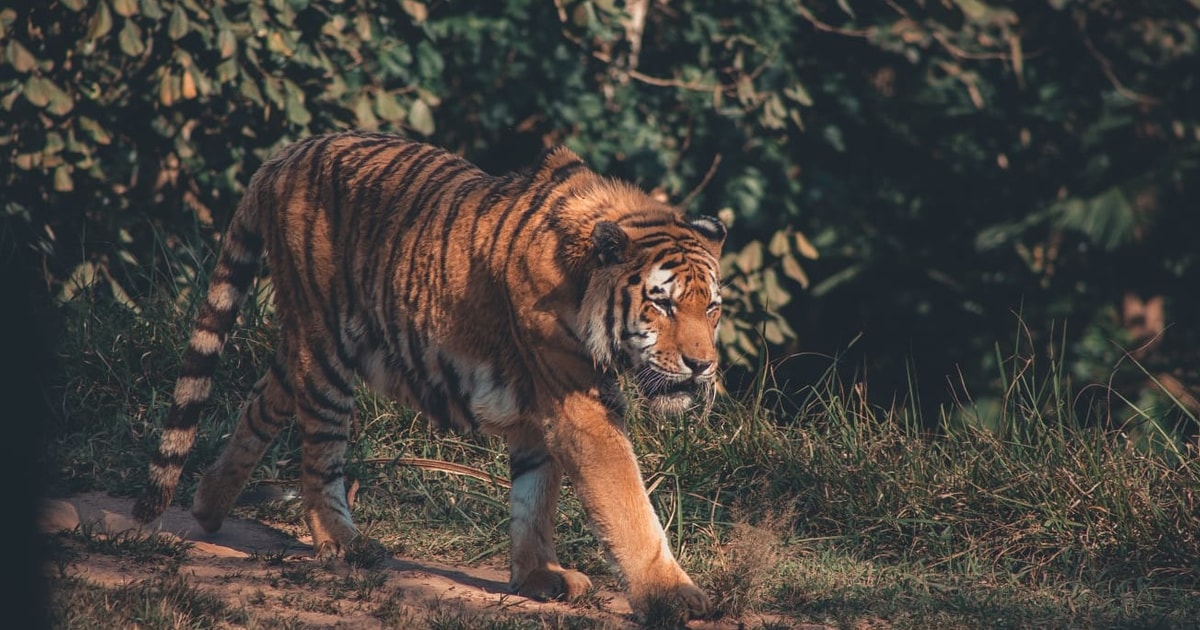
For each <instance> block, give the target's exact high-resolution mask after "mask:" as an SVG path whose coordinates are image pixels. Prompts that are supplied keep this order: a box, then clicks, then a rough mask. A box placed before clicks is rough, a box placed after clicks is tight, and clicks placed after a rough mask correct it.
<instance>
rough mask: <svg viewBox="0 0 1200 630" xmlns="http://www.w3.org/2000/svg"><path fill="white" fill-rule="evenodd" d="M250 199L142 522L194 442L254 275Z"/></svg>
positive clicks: (224, 255)
mask: <svg viewBox="0 0 1200 630" xmlns="http://www.w3.org/2000/svg"><path fill="white" fill-rule="evenodd" d="M252 197H253V195H247V196H246V197H245V198H244V199H243V201H242V205H241V207H239V208H238V211H237V212H236V213H235V214H234V217H233V222H232V223H231V224H230V226H229V229H228V230H227V231H226V232H225V239H224V241H223V243H222V246H221V253H220V255H219V257H218V258H217V266H216V268H215V269H213V272H212V276H211V277H210V279H209V287H208V296H207V299H205V301H204V303H203V304H202V305H201V306H200V312H199V313H198V314H197V315H196V321H195V324H194V326H193V328H192V337H191V339H190V340H189V341H188V347H187V351H185V352H184V354H183V366H182V368H181V369H180V374H179V378H178V379H177V380H176V381H175V396H174V399H173V401H172V403H171V410H170V411H169V412H168V413H167V419H166V422H165V423H164V424H163V431H162V438H161V441H160V442H159V445H158V452H156V453H155V454H154V456H153V457H152V458H151V459H150V479H149V482H148V484H147V486H146V489H145V491H144V492H143V493H142V496H141V497H139V498H138V501H137V504H136V505H135V506H134V508H133V515H134V517H135V518H137V520H138V521H140V522H142V523H149V522H150V521H153V520H154V519H156V518H158V517H159V516H161V515H162V513H163V511H164V510H166V509H167V506H168V505H170V503H171V497H172V496H173V495H174V494H175V488H176V486H178V485H179V475H180V473H181V472H183V464H184V461H185V460H186V459H187V455H188V452H189V451H191V450H192V444H193V443H194V442H195V440H196V425H197V423H198V421H199V419H200V409H201V407H202V406H203V405H204V403H205V402H207V401H208V398H209V394H210V391H211V389H212V380H213V374H214V373H215V372H216V369H217V361H218V360H219V359H220V357H221V349H222V348H223V347H224V346H225V339H226V338H227V337H228V336H229V332H230V331H231V330H232V329H233V324H234V322H235V321H236V320H237V315H238V312H239V311H240V310H241V307H242V303H243V302H244V301H245V298H246V293H247V290H248V289H249V287H250V283H251V282H252V281H253V280H254V277H255V276H256V275H257V274H258V268H259V258H260V257H261V255H262V250H263V239H262V235H261V233H260V231H259V228H258V227H257V226H256V225H255V224H254V223H255V221H254V217H253V216H250V215H255V214H257V213H256V212H254V211H253V210H254V209H253V207H252V206H251V205H250V204H252V203H253V202H252V201H250V200H251V199H252Z"/></svg>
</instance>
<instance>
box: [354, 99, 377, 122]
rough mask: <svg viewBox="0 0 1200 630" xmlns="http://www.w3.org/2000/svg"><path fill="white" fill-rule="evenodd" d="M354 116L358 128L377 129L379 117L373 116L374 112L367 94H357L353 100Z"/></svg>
mask: <svg viewBox="0 0 1200 630" xmlns="http://www.w3.org/2000/svg"><path fill="white" fill-rule="evenodd" d="M354 118H355V120H357V121H358V122H357V125H358V127H359V128H360V129H378V128H379V119H378V118H376V117H375V112H374V111H373V110H372V108H371V99H370V98H369V97H367V96H365V95H364V96H359V97H358V99H356V100H355V101H354Z"/></svg>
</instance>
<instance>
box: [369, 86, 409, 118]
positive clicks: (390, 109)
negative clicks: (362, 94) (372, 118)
mask: <svg viewBox="0 0 1200 630" xmlns="http://www.w3.org/2000/svg"><path fill="white" fill-rule="evenodd" d="M375 113H376V114H379V117H380V118H382V119H384V120H386V121H388V122H397V121H400V120H404V116H405V114H407V112H405V111H404V108H403V107H401V106H400V103H399V102H397V101H396V97H395V96H394V95H393V94H392V93H391V92H387V91H385V90H380V91H379V92H377V93H376V94H375Z"/></svg>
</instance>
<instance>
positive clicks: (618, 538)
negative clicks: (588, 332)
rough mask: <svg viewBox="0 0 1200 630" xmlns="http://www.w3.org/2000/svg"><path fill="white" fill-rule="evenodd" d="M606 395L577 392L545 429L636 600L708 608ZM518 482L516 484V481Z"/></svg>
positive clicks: (643, 606) (698, 611) (642, 606)
mask: <svg viewBox="0 0 1200 630" xmlns="http://www.w3.org/2000/svg"><path fill="white" fill-rule="evenodd" d="M621 427H622V424H621V419H620V418H617V417H615V416H614V415H613V414H612V412H611V411H609V410H608V409H607V408H606V407H605V406H604V405H603V404H602V403H601V402H600V400H597V399H594V398H591V397H587V396H583V395H575V396H573V397H572V398H570V399H569V400H567V401H566V402H565V403H564V405H563V415H562V416H561V419H560V420H559V421H558V422H556V423H554V424H553V425H552V426H551V427H550V430H549V431H548V432H547V435H546V441H547V445H548V447H549V448H550V450H551V451H553V452H554V453H556V454H558V457H559V460H560V463H561V465H562V466H563V467H564V468H565V470H566V473H567V476H568V477H570V479H571V483H572V484H573V485H574V488H575V491H576V493H577V494H578V495H579V498H580V501H581V502H582V503H583V507H584V510H585V511H586V512H587V515H588V518H589V519H590V520H591V522H592V529H593V531H594V532H595V534H596V537H597V538H598V539H600V542H601V544H603V545H604V547H605V550H606V551H607V552H608V555H609V557H610V558H611V559H612V561H613V562H614V563H615V564H616V565H617V568H618V569H619V571H620V573H621V575H622V577H623V578H624V581H625V585H626V588H627V591H628V595H629V601H630V605H631V606H632V607H633V609H634V610H635V611H637V612H639V613H645V612H646V611H647V609H648V608H649V607H650V606H651V604H652V603H654V602H655V601H656V600H664V601H666V602H668V603H670V604H673V605H678V606H682V607H684V608H686V610H687V611H688V612H689V614H691V615H693V616H703V615H704V614H706V613H707V612H708V608H709V603H708V596H707V595H705V594H704V591H702V590H700V589H699V588H698V587H697V586H696V585H695V583H693V582H692V579H691V578H690V577H688V575H687V573H686V572H684V570H683V567H680V566H679V563H678V562H677V561H676V560H675V557H674V555H673V554H672V553H671V547H670V545H669V544H668V542H667V536H666V533H665V532H664V531H663V528H662V524H661V523H659V521H658V516H657V515H656V514H655V513H654V507H653V506H652V505H651V504H650V496H649V495H648V494H647V493H646V487H645V485H644V484H643V482H642V475H641V472H640V471H639V470H638V464H637V459H636V458H635V456H634V453H633V445H632V444H631V443H630V442H629V438H628V437H627V436H626V435H625V433H624V431H623V429H622V428H621ZM514 490H515V485H514Z"/></svg>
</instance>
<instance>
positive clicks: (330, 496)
mask: <svg viewBox="0 0 1200 630" xmlns="http://www.w3.org/2000/svg"><path fill="white" fill-rule="evenodd" d="M723 237H724V230H723V228H721V227H720V224H719V223H717V222H715V221H713V220H711V219H703V218H701V219H695V220H692V221H687V220H685V219H684V218H683V217H682V215H680V214H679V213H678V211H676V210H674V209H672V208H670V207H669V206H666V205H664V204H661V203H659V202H656V201H654V200H652V199H650V198H649V197H648V196H646V195H645V194H644V193H642V192H641V191H639V190H637V189H636V188H633V187H631V186H628V185H626V184H623V183H620V182H616V181H612V180H608V179H605V178H603V177H600V176H598V175H596V174H595V173H593V172H592V171H591V170H590V169H588V168H587V166H586V165H585V164H584V163H583V161H582V160H580V159H579V158H578V157H577V156H576V155H574V154H573V153H571V152H570V151H567V150H565V149H557V150H553V151H548V152H546V153H545V154H544V155H543V156H542V157H541V158H540V159H539V161H538V162H537V163H536V164H535V165H534V166H533V167H532V168H531V169H529V170H528V171H525V172H520V173H510V174H508V175H504V176H492V175H489V174H487V173H484V172H483V171H481V170H479V169H478V168H477V167H475V166H474V165H472V164H470V163H468V162H466V161H465V160H462V159H461V158H459V157H457V156H455V155H453V154H451V153H449V152H446V151H444V150H441V149H438V148H435V147H432V146H429V145H425V144H421V143H416V142H412V141H409V140H405V139H402V138H398V137H395V136H389V135H383V134H360V133H342V134H333V135H327V136H319V137H315V138H310V139H308V140H305V141H302V142H300V143H297V144H295V145H293V146H291V147H289V148H288V149H286V150H284V151H283V152H281V153H280V154H279V155H278V156H276V157H275V158H273V159H271V160H269V161H268V162H267V163H265V164H264V165H263V166H262V168H261V169H260V170H259V171H258V172H257V173H256V174H255V175H254V177H253V178H252V180H251V183H250V186H249V188H248V191H247V194H246V196H245V197H244V198H243V200H242V203H241V204H240V205H239V208H238V211H237V212H236V213H235V216H234V218H233V220H232V223H231V225H230V228H229V230H228V231H227V233H226V237H225V239H224V243H223V248H222V253H221V256H220V258H219V260H218V263H217V267H216V269H215V270H214V272H213V275H212V277H211V280H210V289H209V293H208V297H207V300H206V302H205V303H204V304H203V305H201V308H200V312H199V313H198V315H197V320H196V329H195V331H194V332H193V334H192V337H191V339H190V340H189V346H188V349H187V351H186V352H185V355H184V361H183V368H182V373H181V376H180V378H179V381H178V382H177V385H176V393H175V400H174V403H173V405H172V408H171V410H170V411H169V412H168V418H167V421H166V423H165V426H164V431H163V438H162V443H161V445H160V449H159V453H158V454H157V455H156V456H155V458H154V461H153V462H152V465H151V476H150V483H149V485H148V488H147V491H146V493H145V494H144V495H143V497H142V498H141V500H140V501H139V503H138V506H137V508H136V515H137V516H138V518H139V519H141V520H143V521H149V520H153V519H154V518H155V517H157V516H158V514H160V513H161V511H162V510H163V509H165V507H166V505H167V503H169V501H170V498H171V496H172V494H173V492H174V488H175V485H176V484H177V483H178V478H179V474H180V471H181V470H182V466H183V461H184V457H185V456H186V454H187V452H188V450H190V447H191V443H192V441H193V439H194V435H195V430H196V425H197V422H198V418H199V409H200V405H201V404H202V403H203V402H204V401H205V400H206V399H207V397H208V393H209V391H210V389H211V378H212V372H213V370H214V369H215V367H214V366H215V362H216V358H217V356H218V355H219V353H220V350H221V346H222V345H223V343H224V339H225V337H226V336H227V335H228V332H229V329H230V328H231V327H232V323H233V320H234V319H235V318H236V313H237V312H238V309H239V308H240V305H241V302H242V300H243V298H244V296H245V294H246V292H247V289H248V286H249V283H250V281H251V280H252V279H253V277H254V275H255V272H256V270H257V264H258V258H259V255H260V253H261V251H262V250H263V249H264V248H265V250H266V254H267V261H268V265H269V269H270V273H271V276H272V279H273V286H274V289H275V302H276V319H277V320H278V323H279V326H280V333H281V334H280V338H281V342H280V345H279V348H278V349H277V352H276V355H275V358H274V360H273V361H272V363H271V365H270V366H269V369H268V370H266V371H265V374H264V375H263V377H262V378H261V379H260V380H259V382H258V383H257V384H256V385H255V387H254V389H253V390H252V392H251V397H250V399H249V400H248V401H247V403H246V405H245V407H244V408H243V411H242V414H241V417H240V419H239V422H238V427H237V429H236V430H235V433H234V435H233V436H232V437H231V439H230V445H229V446H228V447H227V448H226V449H225V451H224V452H223V453H222V455H221V457H220V459H219V460H218V461H217V462H216V463H215V464H214V465H213V466H212V468H210V470H209V471H208V472H207V473H206V474H205V476H204V478H203V479H202V481H201V485H200V487H199V488H198V490H197V494H196V498H195V502H194V504H193V513H194V514H195V515H196V517H197V519H198V520H199V521H200V523H201V524H202V525H204V526H205V528H206V529H208V530H209V531H213V530H215V529H216V528H218V527H220V524H221V521H222V520H223V518H224V516H225V515H226V514H227V513H228V511H229V509H230V507H231V506H232V504H233V502H234V500H235V499H236V498H237V495H238V494H239V493H240V491H241V489H242V487H243V486H244V485H245V482H246V479H247V478H248V476H249V473H250V471H251V470H252V469H253V467H254V465H255V464H257V462H258V460H259V459H260V458H261V456H262V454H263V452H264V451H265V449H266V447H267V446H268V445H269V444H270V442H271V441H272V440H273V438H274V437H275V435H276V434H277V433H278V431H279V429H280V428H281V427H282V426H284V425H285V424H286V423H287V422H288V421H290V420H291V419H292V418H293V417H294V418H295V420H296V421H297V423H298V425H299V427H300V433H301V444H302V446H301V448H302V471H301V486H302V496H303V500H304V512H305V518H306V521H307V522H308V525H309V527H310V529H311V530H312V532H313V540H314V546H315V548H316V550H317V552H318V553H319V554H322V553H332V554H339V553H343V552H344V551H345V549H346V547H347V545H349V544H351V542H352V541H355V540H356V539H357V538H358V534H357V531H356V530H355V528H354V526H353V523H352V520H351V518H350V513H349V508H348V506H347V505H346V499H345V488H344V465H345V450H346V442H347V439H348V430H349V424H350V423H349V418H350V416H351V414H352V413H353V408H354V390H353V381H354V378H355V376H356V375H357V376H360V377H361V378H362V379H363V380H364V381H366V382H367V383H368V384H369V385H370V386H371V387H372V388H374V389H376V390H378V391H380V392H383V393H386V394H389V395H391V396H393V397H396V398H398V399H400V400H401V401H403V402H405V403H407V404H409V405H411V406H413V407H416V408H418V409H420V410H422V411H424V412H426V414H427V415H429V416H430V417H432V418H435V419H436V420H437V421H438V422H439V423H441V424H443V425H444V426H449V427H453V428H457V429H461V430H482V431H485V432H488V433H493V434H499V435H503V436H504V437H505V438H506V439H507V442H508V444H509V451H510V466H511V468H512V475H513V498H512V501H513V518H512V525H511V528H512V536H513V577H512V580H513V586H514V588H515V589H517V590H518V591H520V592H523V593H527V594H531V595H534V596H556V595H560V594H565V595H568V596H577V595H578V594H580V593H582V592H583V591H584V590H586V589H587V588H588V587H589V586H590V583H589V582H588V581H587V578H586V577H584V576H583V575H582V574H579V573H578V572H575V571H570V570H567V569H563V568H562V567H561V566H559V565H558V563H557V560H556V558H555V555H554V550H553V544H552V535H553V514H554V508H555V504H556V502H557V496H558V486H559V484H560V481H561V476H562V474H563V473H564V472H565V473H566V474H567V475H568V476H570V477H571V478H572V480H573V481H574V482H575V485H576V487H577V490H578V491H579V493H580V495H581V499H582V500H583V501H584V504H585V508H586V509H588V512H589V516H591V518H592V521H593V523H594V524H595V527H596V529H597V534H598V537H599V538H600V539H601V541H602V543H604V544H605V546H606V547H607V548H608V549H609V551H610V553H611V555H612V556H613V557H614V559H615V561H616V564H617V566H618V568H619V569H620V570H621V572H622V573H623V574H624V575H625V577H626V580H627V582H628V583H629V587H630V591H631V596H632V597H633V599H634V601H635V605H638V602H642V601H644V600H645V599H646V598H647V597H649V596H650V594H654V593H662V594H665V595H670V596H674V597H677V598H680V599H682V600H683V601H684V602H685V603H687V604H688V605H689V606H690V607H692V608H693V609H699V610H702V609H703V608H704V607H705V605H706V604H705V601H706V600H705V598H704V596H703V593H701V592H700V591H699V590H698V589H696V588H695V586H694V585H692V584H691V581H690V580H689V579H688V578H687V576H686V574H684V573H683V571H682V570H681V569H679V567H678V564H677V563H676V562H675V561H674V559H673V558H672V557H671V554H670V549H669V547H668V546H667V545H666V539H665V536H664V535H663V533H662V529H661V526H660V525H659V524H658V521H657V518H656V517H655V516H654V513H653V510H652V509H651V508H650V505H649V501H648V498H647V497H646V494H645V490H644V487H643V485H642V483H641V478H640V473H638V471H637V464H636V460H634V459H633V455H632V450H631V449H630V448H629V444H628V440H627V439H626V438H625V436H624V433H623V422H622V417H623V413H624V401H623V399H622V398H621V396H620V393H619V388H618V387H617V385H616V380H615V379H616V377H615V369H616V368H617V367H618V366H620V365H628V366H630V367H633V368H634V369H635V375H636V376H637V377H638V382H639V385H641V386H642V387H641V389H642V391H643V393H644V394H645V395H646V397H647V398H648V399H649V400H650V401H651V403H652V406H653V405H655V404H657V406H659V407H660V408H663V409H668V410H678V409H679V408H680V407H681V406H685V405H686V401H687V400H690V397H691V396H692V395H693V394H695V393H696V392H698V391H702V390H704V389H705V388H706V387H707V384H708V383H709V382H710V380H711V377H712V374H713V366H714V364H715V359H716V357H715V346H714V342H715V341H714V340H715V335H714V331H715V325H716V321H717V317H719V295H718V294H717V290H718V279H717V275H716V274H717V271H716V258H717V256H718V255H719V248H720V244H721V241H722V240H723ZM681 401H683V402H681ZM631 495H632V496H634V497H635V498H636V499H637V500H636V501H635V504H636V505H638V510H637V512H638V513H637V514H636V515H635V516H634V517H633V518H632V521H633V523H632V524H631V523H629V522H626V521H627V520H628V519H629V518H630V517H629V515H628V514H624V515H622V516H621V518H613V517H609V516H606V514H607V513H608V512H610V511H611V510H612V509H614V507H613V506H615V505H617V504H624V505H626V507H625V508H623V509H622V511H624V512H628V508H627V505H628V504H629V501H630V498H629V497H630V496H631ZM647 559H649V560H647ZM647 562H648V564H647Z"/></svg>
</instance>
